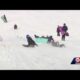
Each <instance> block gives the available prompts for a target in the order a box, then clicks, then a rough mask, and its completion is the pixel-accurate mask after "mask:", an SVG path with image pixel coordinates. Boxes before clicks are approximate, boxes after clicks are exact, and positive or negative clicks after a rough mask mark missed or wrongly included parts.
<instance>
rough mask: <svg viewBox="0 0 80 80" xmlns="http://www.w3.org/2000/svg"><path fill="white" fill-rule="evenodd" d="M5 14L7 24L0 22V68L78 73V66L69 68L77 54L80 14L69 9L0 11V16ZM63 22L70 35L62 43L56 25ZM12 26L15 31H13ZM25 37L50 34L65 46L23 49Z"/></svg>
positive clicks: (0, 20) (79, 54)
mask: <svg viewBox="0 0 80 80" xmlns="http://www.w3.org/2000/svg"><path fill="white" fill-rule="evenodd" d="M3 14H5V15H6V17H7V19H8V23H4V22H3V21H2V19H0V69H1V70H2V69H9V70H11V69H13V70H16V69H17V70H25V69H26V70H34V69H35V70H37V69H39V70H43V69H45V70H58V69H59V70H66V69H69V70H73V69H76V70H79V69H80V65H71V64H70V63H71V61H72V59H73V58H74V57H79V56H80V53H79V50H80V38H79V34H80V23H79V21H80V11H77V10H76V11H75V10H74V11H70V10H69V11H68V10H42V11H41V10H22V11H19V10H10V11H9V10H0V16H2V15H3ZM63 23H66V24H67V25H68V27H69V33H70V36H69V37H67V38H66V41H65V42H63V41H61V38H60V37H57V36H56V27H57V25H63ZM14 24H17V25H18V30H14V29H13V27H14ZM26 34H30V35H31V36H32V37H33V39H34V34H37V35H39V36H42V35H44V36H46V35H53V37H54V39H55V40H56V41H59V42H60V43H64V44H65V45H66V47H65V48H57V47H52V46H51V45H48V44H40V45H39V46H38V47H35V48H25V47H23V46H22V44H27V40H26V38H25V36H26Z"/></svg>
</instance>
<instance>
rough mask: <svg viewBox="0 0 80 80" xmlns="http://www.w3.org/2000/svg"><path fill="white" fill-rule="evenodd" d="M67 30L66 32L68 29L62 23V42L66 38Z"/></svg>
mask: <svg viewBox="0 0 80 80" xmlns="http://www.w3.org/2000/svg"><path fill="white" fill-rule="evenodd" d="M67 30H68V27H67V26H66V24H65V23H64V24H63V27H62V40H64V41H65V36H66V33H67Z"/></svg>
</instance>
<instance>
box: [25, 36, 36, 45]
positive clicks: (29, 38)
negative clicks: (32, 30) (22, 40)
mask: <svg viewBox="0 0 80 80" xmlns="http://www.w3.org/2000/svg"><path fill="white" fill-rule="evenodd" d="M26 38H27V41H28V45H37V44H36V43H35V41H34V40H33V39H32V38H31V37H30V36H27V37H26Z"/></svg>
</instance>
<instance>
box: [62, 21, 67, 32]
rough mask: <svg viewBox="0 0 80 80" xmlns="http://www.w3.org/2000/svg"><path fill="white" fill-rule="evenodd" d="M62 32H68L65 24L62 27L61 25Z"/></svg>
mask: <svg viewBox="0 0 80 80" xmlns="http://www.w3.org/2000/svg"><path fill="white" fill-rule="evenodd" d="M62 30H63V31H65V32H66V31H67V30H68V27H67V26H66V24H65V23H64V25H63V27H62Z"/></svg>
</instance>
